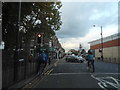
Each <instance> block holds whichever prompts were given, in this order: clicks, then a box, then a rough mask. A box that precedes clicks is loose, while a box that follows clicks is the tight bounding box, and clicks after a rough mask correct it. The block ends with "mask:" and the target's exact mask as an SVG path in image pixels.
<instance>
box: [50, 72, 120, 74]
mask: <svg viewBox="0 0 120 90" xmlns="http://www.w3.org/2000/svg"><path fill="white" fill-rule="evenodd" d="M65 74H66V75H67V74H89V75H91V74H92V73H82V72H81V73H51V74H50V75H65ZM95 74H103V75H104V74H115V75H117V74H118V73H95Z"/></svg>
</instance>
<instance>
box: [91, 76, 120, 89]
mask: <svg viewBox="0 0 120 90" xmlns="http://www.w3.org/2000/svg"><path fill="white" fill-rule="evenodd" d="M91 77H92V78H94V79H96V80H98V81H99V82H98V85H99V86H100V87H101V88H103V89H104V90H106V87H108V86H107V85H108V84H109V85H111V86H113V87H114V88H118V87H119V86H120V83H119V81H118V79H116V78H113V77H108V76H107V77H95V76H94V75H91ZM104 79H107V80H112V81H113V82H110V81H107V80H104Z"/></svg>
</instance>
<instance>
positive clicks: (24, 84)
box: [8, 60, 59, 89]
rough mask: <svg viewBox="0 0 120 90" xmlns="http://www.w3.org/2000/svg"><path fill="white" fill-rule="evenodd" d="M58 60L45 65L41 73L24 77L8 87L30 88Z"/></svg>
mask: <svg viewBox="0 0 120 90" xmlns="http://www.w3.org/2000/svg"><path fill="white" fill-rule="evenodd" d="M58 61H59V60H55V63H52V64H50V65H48V64H47V66H46V67H45V69H44V71H43V73H42V74H40V75H38V74H34V75H32V76H31V77H29V78H26V79H24V80H22V81H20V82H18V83H16V84H14V85H12V86H11V87H9V88H8V89H13V88H30V87H31V86H32V85H33V84H35V83H37V82H38V81H39V80H40V79H41V78H42V77H43V76H44V75H45V74H47V73H49V72H47V71H48V70H49V69H50V68H52V67H53V66H55V65H56V63H58Z"/></svg>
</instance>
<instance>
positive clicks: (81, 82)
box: [31, 58, 120, 90]
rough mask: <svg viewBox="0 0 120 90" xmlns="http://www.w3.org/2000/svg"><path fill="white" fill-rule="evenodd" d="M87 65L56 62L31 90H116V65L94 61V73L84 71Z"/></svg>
mask: <svg viewBox="0 0 120 90" xmlns="http://www.w3.org/2000/svg"><path fill="white" fill-rule="evenodd" d="M86 65H87V63H86V62H84V63H74V62H72V63H71V62H66V61H65V59H64V58H63V59H61V60H59V61H57V62H56V63H55V64H54V66H53V67H52V68H50V69H49V70H48V71H47V72H46V73H45V76H44V77H43V78H42V79H41V80H40V81H39V82H37V84H35V85H34V86H33V87H31V88H102V89H104V90H108V89H111V88H112V89H118V88H119V86H120V79H119V75H118V74H119V73H118V65H117V64H112V63H106V62H101V61H95V72H94V73H90V72H88V71H87V69H86Z"/></svg>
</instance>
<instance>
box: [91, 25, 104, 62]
mask: <svg viewBox="0 0 120 90" xmlns="http://www.w3.org/2000/svg"><path fill="white" fill-rule="evenodd" d="M93 27H95V25H93ZM100 28H101V33H100V35H101V50H100V52H101V60H102V61H103V32H102V26H101V27H100Z"/></svg>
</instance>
